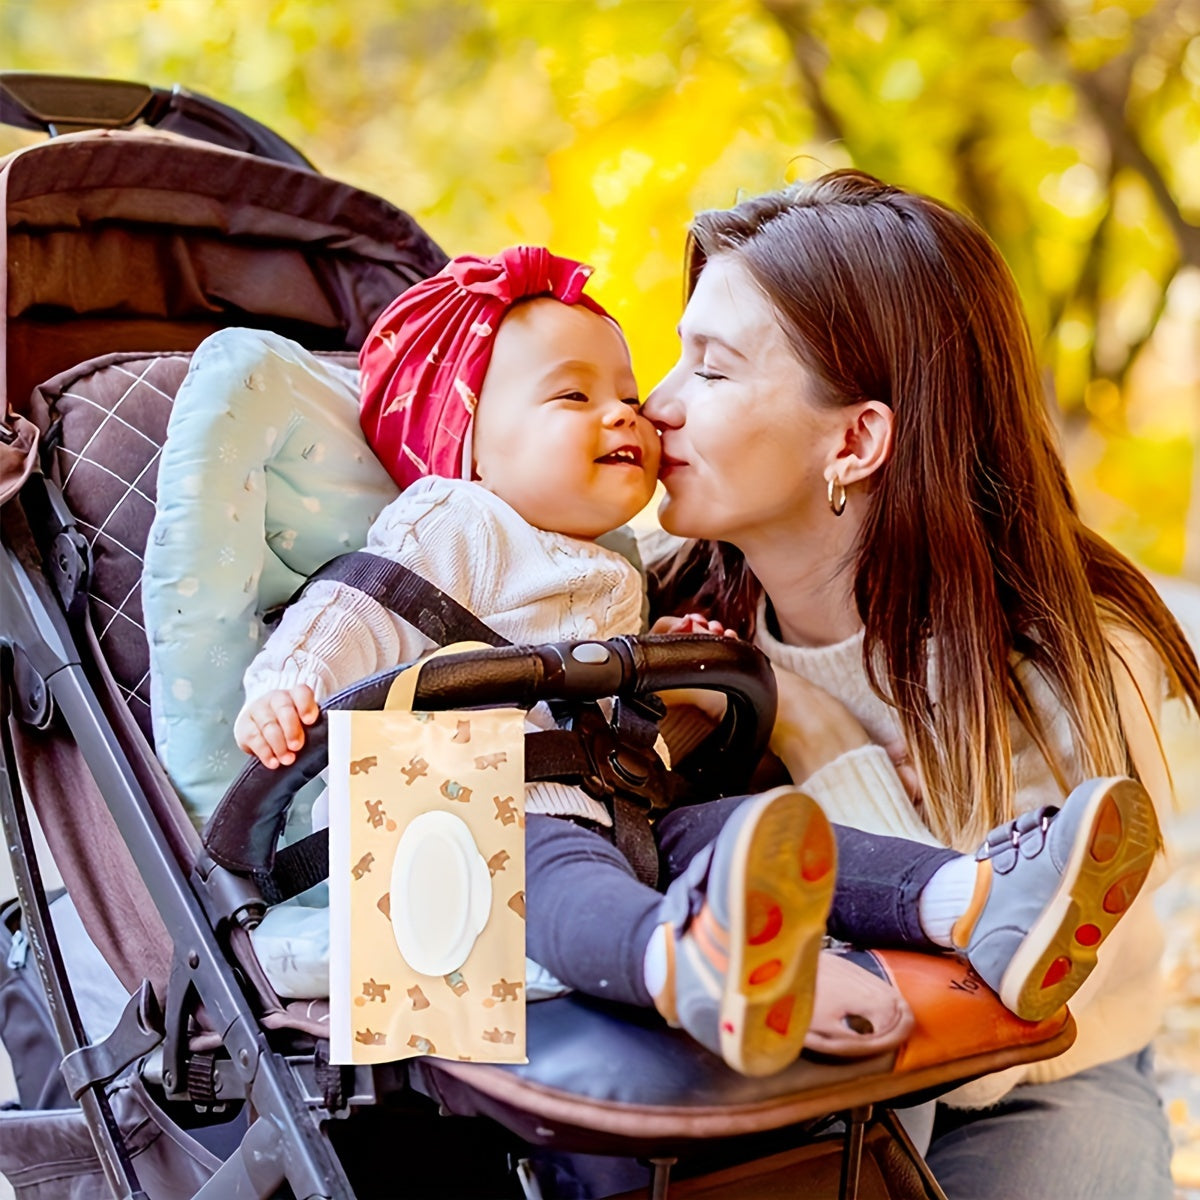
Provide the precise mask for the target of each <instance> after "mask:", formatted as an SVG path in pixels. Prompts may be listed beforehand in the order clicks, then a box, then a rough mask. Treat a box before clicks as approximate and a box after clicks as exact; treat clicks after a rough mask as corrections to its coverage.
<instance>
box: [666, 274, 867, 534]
mask: <svg viewBox="0 0 1200 1200" xmlns="http://www.w3.org/2000/svg"><path fill="white" fill-rule="evenodd" d="M679 336H680V340H681V342H682V352H681V354H680V358H679V361H678V362H677V363H676V364H675V366H674V368H672V370H671V371H670V373H669V374H668V375H667V377H666V378H665V379H664V380H663V381H662V382H661V383H660V384H659V385H658V387H656V388H655V389H654V391H653V392H651V394H650V397H649V399H648V400H647V401H646V404H645V408H644V410H643V411H644V412H645V414H646V416H648V417H649V418H650V419H651V420H652V421H653V422H654V423H655V425H657V426H658V428H659V431H660V433H661V434H662V465H661V467H660V468H659V477H660V478H661V479H662V481H663V486H664V487H665V488H666V497H665V498H664V500H663V502H662V505H661V507H660V508H659V513H658V515H659V520H660V521H661V522H662V525H663V528H664V529H666V530H668V531H669V532H671V533H675V534H679V535H680V536H682V537H689V538H708V539H716V540H720V541H727V542H731V543H733V544H734V545H737V546H741V547H742V548H743V549H744V548H745V544H746V542H748V541H754V540H756V539H761V538H763V537H768V538H769V537H771V536H772V535H773V534H775V533H780V534H784V533H786V534H788V535H795V534H796V533H798V532H802V531H803V530H804V529H805V528H806V527H808V526H810V525H813V524H814V523H816V522H819V521H826V522H827V521H828V520H829V508H828V503H827V499H826V477H825V471H826V468H827V466H828V465H829V464H831V463H832V462H833V460H834V457H835V455H836V453H837V446H838V442H839V438H840V435H841V431H842V429H843V427H844V414H843V413H842V412H841V411H840V410H839V409H837V408H828V407H820V406H818V405H817V404H816V403H815V402H814V401H813V399H812V396H813V393H814V380H813V377H812V374H811V372H810V371H809V370H808V368H807V367H805V366H804V364H803V363H801V362H800V360H799V359H798V358H797V357H796V355H795V353H794V352H793V350H792V348H791V346H790V345H789V343H788V341H787V338H786V337H785V335H784V333H783V330H782V329H781V328H780V326H779V323H778V321H777V320H776V317H775V312H774V309H773V308H772V307H771V304H770V301H769V300H768V299H767V298H766V296H765V295H764V294H763V292H762V291H761V290H760V289H759V287H758V286H757V284H756V283H755V282H754V280H753V278H752V277H751V276H750V274H749V273H748V272H747V271H746V269H745V268H744V267H743V266H742V265H741V264H740V263H739V262H738V261H737V259H736V258H734V257H732V256H731V255H727V254H726V255H717V256H714V257H713V258H710V259H709V260H708V262H707V263H706V265H705V267H704V270H703V272H702V273H701V275H700V279H699V281H698V282H697V284H696V290H695V291H694V292H693V293H692V297H691V299H690V300H689V301H688V305H687V309H686V311H685V312H684V314H683V319H682V321H680V324H679Z"/></svg>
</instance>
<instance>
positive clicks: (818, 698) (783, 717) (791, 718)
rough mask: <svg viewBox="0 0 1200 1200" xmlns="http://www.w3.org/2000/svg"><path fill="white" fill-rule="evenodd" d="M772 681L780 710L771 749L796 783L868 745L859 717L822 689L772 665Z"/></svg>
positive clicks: (793, 673)
mask: <svg viewBox="0 0 1200 1200" xmlns="http://www.w3.org/2000/svg"><path fill="white" fill-rule="evenodd" d="M775 681H776V684H777V686H778V689H779V711H778V713H777V714H776V717H775V729H774V730H773V732H772V733H771V749H772V750H773V751H774V752H775V753H776V754H777V755H778V756H779V758H780V760H781V761H782V762H783V765H784V766H785V767H787V769H788V774H790V775H791V777H792V778H793V779H794V780H795V781H796V783H798V784H802V783H803V782H804V781H805V780H806V779H807V778H808V777H809V776H810V775H814V774H815V773H816V772H817V771H819V770H820V769H821V768H822V767H823V766H825V765H826V763H831V762H833V760H834V759H835V758H840V757H841V756H842V755H843V754H846V753H847V752H848V751H850V750H857V749H858V748H859V747H860V746H868V745H870V743H871V739H870V738H869V737H868V736H867V731H866V730H865V729H864V728H863V727H862V725H861V724H860V723H859V720H858V718H857V717H855V716H854V714H853V713H851V712H850V710H849V709H848V708H847V707H846V706H845V705H844V704H843V703H842V702H841V701H840V700H837V699H835V698H834V697H833V696H831V695H830V694H829V693H828V692H827V691H825V689H824V688H820V687H818V686H817V685H816V684H815V683H810V682H809V681H808V680H807V679H805V678H803V677H802V676H800V675H797V674H796V673H795V672H794V671H789V670H787V668H786V667H780V666H775Z"/></svg>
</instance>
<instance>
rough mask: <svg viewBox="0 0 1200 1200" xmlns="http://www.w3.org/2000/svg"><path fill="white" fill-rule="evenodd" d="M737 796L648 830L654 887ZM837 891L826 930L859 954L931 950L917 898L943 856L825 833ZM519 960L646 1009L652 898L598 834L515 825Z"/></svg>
mask: <svg viewBox="0 0 1200 1200" xmlns="http://www.w3.org/2000/svg"><path fill="white" fill-rule="evenodd" d="M745 798H746V797H744V796H731V797H729V798H727V799H725V800H713V801H710V802H708V803H707V804H692V805H688V806H686V807H683V808H678V809H675V810H674V811H673V812H670V813H668V814H667V815H666V816H665V817H663V819H662V820H661V821H659V823H658V825H657V827H656V829H655V837H656V840H657V842H658V849H659V856H660V859H661V862H662V872H661V873H662V875H663V876H665V880H664V882H670V880H672V879H674V878H675V877H676V876H677V875H679V874H680V872H681V871H682V870H683V869H684V867H686V866H687V864H688V863H689V862H690V861H691V860H692V858H693V857H694V856H695V855H696V853H698V852H699V851H700V850H702V849H703V848H704V847H705V846H707V845H708V843H709V842H711V841H712V840H713V838H715V837H716V836H717V834H718V833H719V832H720V831H721V827H722V826H723V825H724V824H725V821H726V819H727V818H728V817H729V814H730V813H731V812H733V810H734V809H735V808H736V807H737V806H738V805H739V804H741V803H742V801H743V800H744V799H745ZM833 829H834V834H835V835H836V837H837V852H838V867H837V887H836V889H835V891H834V896H833V909H832V911H831V912H830V915H829V922H828V929H829V932H830V933H831V934H833V936H834V937H837V938H841V939H842V940H844V941H848V942H856V943H858V944H859V945H863V946H914V947H918V948H926V949H928V948H932V943H931V942H930V941H929V940H928V939H927V938H926V937H925V935H924V934H923V933H922V932H921V927H920V922H919V920H918V916H917V898H918V897H919V896H920V894H921V889H922V888H923V887H924V886H925V884H926V883H927V882H928V881H929V879H930V877H931V876H932V875H933V873H934V872H935V871H936V870H937V869H938V868H939V867H940V866H942V864H943V863H946V862H949V861H950V860H951V859H953V858H956V857H957V854H956V853H955V851H953V850H946V849H943V848H941V847H936V846H925V845H921V844H920V843H918V842H909V841H906V840H904V839H903V838H890V837H882V836H879V835H877V834H871V833H863V832H862V831H861V830H858V829H851V828H849V827H848V826H845V825H835V826H834V827H833ZM525 846H526V864H525V896H526V905H525V911H526V914H527V917H526V951H527V953H528V955H529V957H530V958H532V959H533V960H534V961H535V962H538V963H541V965H542V966H544V967H546V968H547V969H548V970H549V971H551V972H553V974H554V975H556V976H557V977H558V978H559V979H561V980H562V981H563V983H566V984H569V985H570V986H571V987H573V988H575V989H577V990H578V991H581V992H587V993H588V994H590V995H593V996H604V997H606V998H608V999H612V1000H619V1001H621V1002H623V1003H625V1004H637V1005H641V1006H642V1007H649V1006H650V1005H651V1004H652V1001H651V998H650V995H649V993H648V992H647V991H646V985H645V982H644V981H643V977H642V959H643V957H644V955H645V952H646V943H647V942H648V941H649V939H650V934H651V932H652V931H653V929H654V927H655V926H656V925H657V924H658V923H659V920H660V919H661V918H660V917H659V911H658V908H659V903H660V901H661V900H662V896H661V895H660V894H659V893H658V892H656V891H654V890H653V889H652V888H648V887H646V886H645V884H643V883H640V882H639V881H638V879H637V877H636V876H635V875H634V872H633V868H632V867H631V866H630V865H629V863H628V861H627V860H626V859H625V857H624V855H622V854H621V852H620V851H619V850H618V849H617V848H616V847H615V846H614V845H613V844H612V842H611V841H609V840H608V838H607V836H606V834H605V833H604V832H603V831H599V832H598V831H596V830H594V829H591V828H585V827H583V826H581V825H576V824H575V823H574V822H572V821H569V820H564V819H563V818H561V817H549V816H539V815H536V814H530V815H529V816H528V817H527V818H526V824H525Z"/></svg>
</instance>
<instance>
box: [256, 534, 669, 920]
mask: <svg viewBox="0 0 1200 1200" xmlns="http://www.w3.org/2000/svg"><path fill="white" fill-rule="evenodd" d="M318 580H327V581H329V580H332V581H333V582H336V583H344V584H346V586H347V587H352V588H356V589H357V590H358V591H360V592H365V593H366V594H367V595H368V596H370V597H372V598H373V599H374V600H377V601H378V602H379V603H380V604H382V605H383V606H384V607H385V608H388V609H390V610H391V611H392V612H394V613H396V614H397V615H398V616H401V617H403V618H404V620H406V621H408V622H409V624H411V625H412V626H413V627H414V628H415V629H417V630H419V631H420V632H421V633H423V634H424V635H425V636H426V637H427V638H429V639H430V640H431V641H434V642H436V643H437V644H438V645H439V646H447V645H450V644H451V643H453V642H467V641H470V642H483V643H484V644H486V645H489V646H510V645H512V643H511V642H510V641H508V639H507V638H504V637H501V635H500V634H498V633H497V632H496V631H495V630H494V629H491V628H490V627H489V626H487V625H485V624H484V623H483V622H482V621H481V620H480V619H479V618H478V617H477V616H475V614H474V613H473V612H471V611H470V610H469V609H467V608H464V607H463V606H462V605H461V604H459V602H458V601H457V600H455V599H454V598H453V597H452V596H449V595H447V594H446V593H445V592H443V591H442V590H441V589H440V588H438V587H435V586H434V584H432V583H430V582H429V580H428V579H425V578H424V577H422V576H421V575H419V574H417V572H416V571H413V570H411V569H410V568H408V567H406V566H403V565H402V564H401V563H398V562H394V561H392V560H391V559H387V558H382V557H380V556H379V555H378V554H371V553H369V552H368V551H365V550H355V551H352V552H351V553H349V554H342V555H340V556H339V557H337V558H334V559H330V561H329V562H327V563H326V564H325V565H324V566H323V567H321V568H320V569H319V570H317V571H315V572H314V573H313V574H312V575H310V576H309V577H308V579H307V580H306V581H305V584H304V587H303V588H301V589H300V591H298V592H297V593H296V595H295V596H293V597H292V600H295V599H296V598H297V597H299V595H300V594H301V592H303V591H304V589H305V588H307V587H308V586H309V585H310V584H312V583H316V582H317V581H318ZM289 603H290V601H289ZM630 711H631V710H630V708H629V706H628V705H626V706H624V707H623V708H618V710H617V717H618V722H619V723H618V732H619V733H620V734H621V736H622V737H624V738H629V739H631V740H633V741H637V742H643V743H647V746H648V745H649V744H650V743H652V742H653V739H654V736H655V734H656V733H657V724H656V723H654V722H651V721H646V720H645V719H644V718H643V719H640V720H638V719H634V720H630V717H629V715H628V714H629V713H630ZM647 739H648V740H647ZM651 753H652V751H651ZM593 757H594V756H593V754H592V753H591V752H590V750H589V746H588V744H587V734H586V733H585V732H584V731H583V730H578V729H576V730H546V731H544V732H538V733H530V734H527V735H526V738H525V778H526V780H527V781H528V782H536V781H538V780H545V779H572V778H574V779H579V780H581V781H586V782H585V790H588V791H589V792H591V791H592V790H593V788H592V787H590V786H586V784H587V783H590V782H591V781H592V780H594V779H595V778H596V771H595V765H594V762H593ZM670 778H671V777H670V776H669V775H666V774H665V773H664V774H663V779H664V781H665V780H669V779H670ZM603 790H604V792H605V794H603V795H601V796H598V797H597V798H598V799H600V800H602V801H604V802H606V803H608V804H609V805H610V806H611V809H612V815H613V840H614V841H615V843H616V846H617V849H619V850H620V851H621V853H622V854H624V855H625V857H626V858H627V859H628V860H629V863H630V865H631V866H632V867H633V869H634V871H635V872H636V874H637V876H638V878H639V879H640V880H642V881H643V882H644V883H647V884H648V885H649V886H651V887H653V886H654V885H655V883H656V881H657V879H658V849H657V845H656V843H655V841H654V834H653V832H652V830H651V826H650V813H649V811H648V806H647V805H646V804H645V803H638V802H637V801H636V800H632V799H629V798H627V797H624V796H622V795H621V794H620V792H619V791H615V790H613V789H609V788H606V789H603ZM328 872H329V835H328V833H327V831H325V830H319V831H318V832H317V833H314V834H310V835H309V836H308V837H306V838H302V839H301V840H300V841H298V842H293V843H292V844H291V845H290V846H284V847H283V848H282V849H281V850H279V851H278V852H277V853H276V855H275V862H274V864H273V866H272V868H271V872H270V874H269V876H265V877H263V876H260V877H259V878H258V884H259V887H260V888H261V889H262V892H263V899H264V900H265V901H266V902H267V903H268V904H278V903H280V902H281V901H282V900H284V899H286V898H288V897H290V896H295V895H298V894H299V893H300V892H303V891H306V890H307V889H308V888H310V887H312V885H313V884H314V883H316V882H318V881H319V880H321V879H324V878H325V876H326V875H327V874H328Z"/></svg>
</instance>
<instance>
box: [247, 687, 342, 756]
mask: <svg viewBox="0 0 1200 1200" xmlns="http://www.w3.org/2000/svg"><path fill="white" fill-rule="evenodd" d="M320 712H321V710H320V708H318V707H317V698H316V696H315V695H314V694H313V690H312V688H310V687H309V686H308V684H306V683H299V684H297V685H296V686H295V687H293V688H290V689H285V688H278V689H277V690H275V691H273V692H267V693H266V695H264V696H259V698H258V699H257V700H252V701H251V702H250V703H249V704H247V705H246V706H245V707H244V708H243V709H242V711H241V712H240V713H238V715H237V720H236V721H234V723H233V736H234V738H235V740H236V741H237V744H238V746H240V747H241V749H243V750H244V751H245V752H246V753H247V754H255V755H257V756H258V760H259V762H261V763H262V764H263V766H265V767H271V768H272V769H274V768H275V767H279V766H284V767H286V766H287V765H288V764H289V763H293V762H295V761H296V751H297V750H299V749H300V747H301V746H303V745H304V726H305V725H311V724H312V723H313V722H314V721H315V720H316V719H317V717H318V716H319V715H320Z"/></svg>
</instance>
